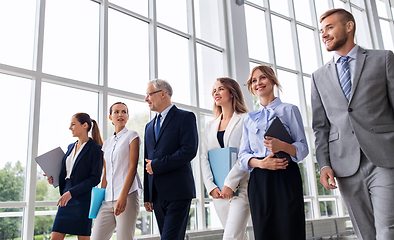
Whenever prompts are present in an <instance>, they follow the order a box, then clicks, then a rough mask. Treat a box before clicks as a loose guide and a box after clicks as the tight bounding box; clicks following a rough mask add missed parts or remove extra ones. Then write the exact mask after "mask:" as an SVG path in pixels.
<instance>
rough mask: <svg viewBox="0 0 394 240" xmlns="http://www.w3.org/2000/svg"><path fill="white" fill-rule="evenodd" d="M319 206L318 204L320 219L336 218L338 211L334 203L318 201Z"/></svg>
mask: <svg viewBox="0 0 394 240" xmlns="http://www.w3.org/2000/svg"><path fill="white" fill-rule="evenodd" d="M319 204H320V216H322V217H335V216H338V211H337V206H336V204H335V201H319Z"/></svg>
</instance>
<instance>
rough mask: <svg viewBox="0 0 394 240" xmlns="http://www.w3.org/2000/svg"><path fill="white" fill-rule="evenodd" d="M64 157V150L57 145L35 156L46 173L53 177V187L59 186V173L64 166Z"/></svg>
mask: <svg viewBox="0 0 394 240" xmlns="http://www.w3.org/2000/svg"><path fill="white" fill-rule="evenodd" d="M63 157H64V152H63V150H62V149H61V148H60V147H57V148H55V149H53V150H51V151H49V152H47V153H44V154H42V155H40V156H38V157H36V158H35V160H36V162H37V163H38V165H40V167H41V169H42V170H43V171H44V173H45V175H47V176H48V177H50V176H52V177H53V187H57V186H59V175H60V170H61V168H62V160H63Z"/></svg>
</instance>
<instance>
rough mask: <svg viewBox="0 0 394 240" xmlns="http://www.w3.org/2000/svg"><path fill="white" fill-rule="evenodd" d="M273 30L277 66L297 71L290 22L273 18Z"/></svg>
mask: <svg viewBox="0 0 394 240" xmlns="http://www.w3.org/2000/svg"><path fill="white" fill-rule="evenodd" d="M272 30H273V35H274V48H275V55H276V63H277V65H279V66H282V67H286V68H290V69H295V62H294V59H295V58H294V49H293V37H292V34H291V32H292V31H291V27H290V22H289V21H287V20H285V19H283V18H279V17H276V16H272Z"/></svg>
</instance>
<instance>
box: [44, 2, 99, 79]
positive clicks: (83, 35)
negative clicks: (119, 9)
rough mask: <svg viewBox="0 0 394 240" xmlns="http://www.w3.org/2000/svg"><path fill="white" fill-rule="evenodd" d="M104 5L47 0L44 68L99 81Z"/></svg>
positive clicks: (67, 76)
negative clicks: (100, 28)
mask: <svg viewBox="0 0 394 240" xmlns="http://www.w3.org/2000/svg"><path fill="white" fill-rule="evenodd" d="M99 13H100V5H99V4H97V3H94V2H93V1H88V0H68V1H57V0H47V1H46V12H45V32H44V35H45V36H44V56H43V72H45V73H49V74H53V75H58V76H61V77H66V78H72V79H76V80H79V81H84V82H89V83H95V84H97V83H98V72H99V71H98V63H99V61H98V56H99V22H100V21H99V20H100V19H99Z"/></svg>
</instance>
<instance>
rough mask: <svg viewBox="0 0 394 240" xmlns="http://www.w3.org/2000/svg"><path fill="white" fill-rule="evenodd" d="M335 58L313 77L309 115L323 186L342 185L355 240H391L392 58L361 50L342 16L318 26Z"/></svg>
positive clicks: (332, 15) (326, 17) (325, 18)
mask: <svg viewBox="0 0 394 240" xmlns="http://www.w3.org/2000/svg"><path fill="white" fill-rule="evenodd" d="M320 23H321V29H320V31H321V34H322V35H321V36H322V41H323V43H324V44H325V46H326V49H327V50H328V51H334V56H333V58H332V60H330V61H329V62H328V63H327V64H325V65H324V66H322V67H321V68H319V69H318V70H317V71H316V72H314V73H313V74H312V112H313V130H314V132H315V137H316V140H315V144H316V159H317V161H318V163H319V165H320V169H321V174H320V181H321V183H322V184H323V186H324V187H325V188H326V189H334V188H336V187H337V186H336V181H335V179H334V177H336V180H337V182H338V185H339V190H340V191H341V194H342V197H343V200H344V202H345V204H346V207H347V209H348V212H349V215H350V218H351V220H352V222H353V226H354V229H355V231H356V233H357V236H358V239H363V240H369V239H378V240H380V239H382V240H386V239H394V227H393V226H394V201H393V199H394V148H393V146H394V107H393V105H394V54H393V53H392V52H391V51H385V50H368V49H363V48H361V47H360V46H358V45H356V44H355V42H354V34H355V29H356V23H355V20H354V17H353V16H352V14H351V13H349V12H348V11H346V10H344V9H331V10H329V11H327V12H325V13H324V14H323V15H322V16H321V18H320Z"/></svg>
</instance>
